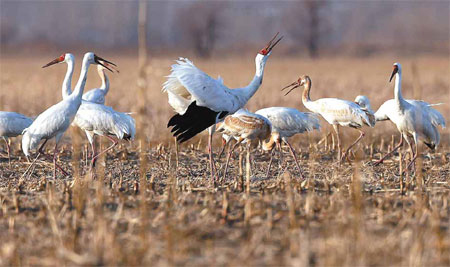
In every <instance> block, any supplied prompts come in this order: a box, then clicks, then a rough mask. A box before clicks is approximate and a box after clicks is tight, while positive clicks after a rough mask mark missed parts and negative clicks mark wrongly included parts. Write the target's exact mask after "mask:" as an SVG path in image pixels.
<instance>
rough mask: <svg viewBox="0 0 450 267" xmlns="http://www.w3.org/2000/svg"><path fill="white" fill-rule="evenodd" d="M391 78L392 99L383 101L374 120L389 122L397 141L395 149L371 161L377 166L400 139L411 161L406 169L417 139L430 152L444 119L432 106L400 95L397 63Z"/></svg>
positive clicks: (416, 145) (438, 139) (399, 75)
mask: <svg viewBox="0 0 450 267" xmlns="http://www.w3.org/2000/svg"><path fill="white" fill-rule="evenodd" d="M394 76H395V87H394V99H390V100H388V101H386V102H384V103H383V104H382V105H381V106H380V108H379V109H378V110H377V112H376V113H375V119H376V120H377V121H382V120H390V121H392V122H393V123H394V124H395V125H396V126H397V129H398V131H399V132H400V134H401V136H400V142H399V144H397V146H396V147H395V148H394V149H393V150H392V151H391V152H389V153H388V154H387V155H385V156H384V157H383V158H381V159H380V160H378V161H377V162H375V164H379V163H381V162H383V160H384V159H386V157H388V156H389V155H391V154H392V153H393V152H394V151H396V150H397V149H398V148H400V147H401V146H402V145H403V139H406V142H407V143H408V145H409V146H410V148H411V153H412V159H411V162H410V163H409V164H408V167H407V168H406V170H408V169H409V167H410V166H411V164H413V163H414V161H415V160H416V158H417V156H418V153H417V152H418V151H417V148H418V141H419V139H421V140H422V141H423V142H424V143H425V144H426V145H427V146H428V147H429V148H431V149H434V148H435V147H436V146H437V145H438V144H439V142H440V135H439V131H438V129H437V127H438V126H441V127H442V128H445V119H444V117H443V116H442V114H441V113H439V111H437V110H435V109H433V108H432V106H434V105H432V104H428V103H427V102H425V101H421V100H406V99H404V98H403V96H402V90H401V83H402V67H401V65H400V63H394V65H393V71H392V74H391V78H390V79H389V81H392V78H393V77H394ZM410 136H412V137H413V139H414V144H415V152H414V149H413V147H412V144H411V142H410V140H409V137H410Z"/></svg>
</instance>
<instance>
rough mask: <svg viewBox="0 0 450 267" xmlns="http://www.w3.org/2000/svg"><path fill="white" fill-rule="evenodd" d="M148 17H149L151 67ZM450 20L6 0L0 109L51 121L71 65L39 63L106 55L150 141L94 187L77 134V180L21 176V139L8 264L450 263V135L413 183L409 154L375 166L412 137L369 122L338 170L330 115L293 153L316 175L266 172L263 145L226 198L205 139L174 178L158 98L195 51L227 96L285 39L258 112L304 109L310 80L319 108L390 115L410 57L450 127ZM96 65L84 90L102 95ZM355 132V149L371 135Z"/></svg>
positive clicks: (6, 169)
mask: <svg viewBox="0 0 450 267" xmlns="http://www.w3.org/2000/svg"><path fill="white" fill-rule="evenodd" d="M139 10H141V12H142V11H143V10H145V11H146V12H147V14H146V15H147V16H146V18H147V19H146V20H144V21H143V22H144V23H143V24H142V25H143V26H144V27H143V28H144V31H145V33H146V34H147V35H146V38H145V40H146V45H145V47H146V50H147V55H146V56H145V55H144V56H141V58H140V59H139V57H138V18H139V17H140V15H139ZM449 14H450V3H449V2H446V1H431V2H430V1H424V2H409V1H395V2H394V1H371V2H368V1H148V2H143V1H140V2H139V1H9V0H2V1H0V110H7V111H16V112H21V113H23V114H25V115H28V116H36V115H38V114H39V113H40V112H42V111H44V110H45V109H46V108H47V107H49V106H51V105H53V104H55V103H57V102H58V101H60V100H61V98H62V96H61V85H62V81H63V78H64V74H65V71H66V68H67V67H66V65H65V64H64V65H63V64H61V65H55V66H52V67H49V68H46V69H42V68H41V67H42V66H43V65H44V64H46V63H47V62H49V61H51V60H53V59H54V58H56V57H57V56H59V55H61V54H62V53H66V52H71V53H73V54H74V55H75V57H76V67H75V73H74V78H73V84H75V82H76V79H77V78H78V75H79V69H80V65H81V64H80V63H81V58H82V56H83V54H84V53H85V52H87V51H93V52H95V53H96V54H98V55H99V56H101V57H104V58H106V59H108V60H111V61H112V62H114V63H116V64H117V65H118V68H119V69H120V73H118V74H108V77H109V78H110V82H111V89H110V92H109V93H108V96H107V98H106V104H107V105H109V106H112V107H113V108H114V109H116V110H118V111H122V112H133V116H134V117H135V118H136V120H137V123H138V125H137V131H138V133H139V135H140V136H139V138H138V140H135V141H134V142H132V143H127V142H122V143H121V145H119V146H118V147H117V148H116V149H115V150H114V151H112V152H111V153H108V155H107V156H106V158H102V159H100V160H99V164H98V167H97V178H96V179H91V178H90V177H89V175H85V174H86V171H87V168H88V166H87V162H86V161H85V160H84V159H85V157H86V154H85V149H86V148H87V141H86V139H85V137H84V135H82V133H81V132H80V131H78V130H76V129H75V128H74V127H71V129H70V130H69V131H68V132H67V133H66V134H65V136H64V140H63V145H62V146H61V151H60V156H59V160H60V162H61V163H62V164H63V165H64V167H66V168H67V169H69V170H70V172H71V176H69V177H65V178H58V179H53V178H51V177H52V169H51V167H50V164H49V163H46V162H45V161H39V162H38V165H37V167H36V169H35V170H34V171H33V174H32V175H30V176H29V177H26V179H24V178H23V177H21V176H22V174H23V173H24V171H25V169H26V168H27V167H28V166H29V165H28V163H27V162H26V161H25V159H24V158H23V155H22V152H21V151H20V144H19V143H20V142H19V141H20V138H14V139H13V159H12V162H11V163H12V164H11V166H10V165H9V164H8V161H7V160H6V159H5V158H4V157H3V156H2V160H1V161H0V240H2V242H1V243H0V265H153V266H154V265H158V266H168V265H221V266H224V265H232V266H233V265H235V266H237V265H261V266H264V265H295V266H315V265H318V266H324V265H327V266H336V265H347V266H355V265H359V266H362V265H383V266H385V265H401V266H405V265H408V266H431V265H440V266H448V265H450V256H449V255H450V234H449V232H450V224H449V222H450V206H449V205H448V203H449V200H450V187H449V184H448V177H449V175H450V173H449V168H450V166H449V162H450V149H449V143H450V142H449V141H450V132H449V128H450V127H447V129H443V130H442V129H439V131H440V133H441V145H440V146H439V147H438V148H437V149H436V151H434V152H429V150H425V148H422V149H423V150H422V151H423V152H424V153H423V155H422V157H420V158H419V161H418V167H417V170H416V173H415V174H414V175H410V174H407V175H399V172H401V171H400V168H404V166H402V167H401V166H399V164H398V161H399V160H400V159H402V158H403V159H404V160H406V159H408V156H407V155H406V153H403V154H401V155H402V156H400V155H396V156H394V157H393V158H392V159H391V160H387V161H386V163H385V164H383V165H381V166H377V167H373V166H371V165H370V164H369V162H370V161H371V157H372V156H373V157H374V158H376V159H378V158H379V157H380V155H381V154H383V153H386V152H387V151H388V150H390V149H391V148H392V147H393V145H394V141H395V142H397V141H398V133H397V130H396V129H395V127H394V126H393V125H392V123H390V122H381V123H379V124H378V125H376V127H375V128H373V129H369V128H368V127H365V128H364V129H365V132H366V137H365V138H364V139H363V140H362V145H361V146H359V147H358V149H355V151H356V153H355V154H356V158H355V161H354V162H352V163H350V164H343V165H342V166H341V165H339V164H338V163H337V162H336V161H335V160H334V158H335V154H334V152H333V143H332V142H331V138H330V139H329V141H328V142H324V141H323V140H324V139H323V138H324V137H325V136H326V135H327V133H328V132H330V131H331V130H332V128H331V127H330V126H329V125H328V124H327V123H326V122H325V121H323V120H322V126H323V129H322V131H320V132H317V131H316V132H313V133H308V134H302V135H298V136H296V137H295V138H293V142H291V143H292V144H293V145H294V147H295V149H296V151H297V152H298V153H299V158H300V165H301V167H302V168H303V169H304V171H305V173H306V176H307V179H306V180H301V179H300V178H299V176H298V173H297V171H296V169H295V168H294V166H295V165H294V163H293V161H292V160H291V159H290V158H289V155H288V152H287V151H284V159H285V160H284V161H283V162H281V161H279V159H278V158H276V159H275V163H274V167H273V170H272V172H271V175H270V176H269V177H267V178H266V177H265V170H266V169H265V168H266V167H267V162H268V160H269V157H268V154H267V153H262V152H260V151H258V150H254V151H253V154H252V157H253V160H254V162H253V164H252V166H251V177H250V175H249V183H248V187H246V185H245V184H246V183H244V180H243V179H244V178H245V177H244V176H245V175H246V174H245V171H244V172H243V171H242V168H244V169H245V164H244V166H242V164H240V157H241V158H242V157H244V158H245V154H243V153H242V151H240V152H237V153H236V155H235V156H234V159H232V161H231V166H230V175H229V180H227V181H226V182H225V184H223V185H222V186H221V187H220V188H218V189H216V190H213V189H211V188H210V184H211V181H210V180H209V170H208V168H207V167H206V166H207V154H206V152H205V146H206V144H207V139H206V133H203V134H200V135H199V136H198V137H195V138H193V139H192V141H189V142H188V144H187V145H183V146H181V148H180V149H181V151H180V162H179V166H178V167H175V155H174V154H175V153H174V151H173V138H172V136H171V135H170V131H169V130H168V129H167V128H166V124H167V121H168V120H169V118H170V117H171V116H172V115H173V111H172V109H171V107H170V106H169V105H168V103H167V96H166V95H165V94H163V93H162V92H161V87H162V84H163V83H164V81H165V76H166V75H168V74H169V72H170V65H171V64H173V63H174V60H176V59H177V58H178V57H180V56H182V57H187V58H189V59H190V60H192V61H193V62H194V64H195V65H196V66H197V67H198V68H200V69H202V70H203V71H205V72H206V73H208V74H209V75H211V76H212V77H214V78H216V77H217V76H219V75H220V76H221V77H222V78H223V79H224V82H225V85H227V86H228V87H231V88H234V87H241V86H245V85H246V84H248V83H249V82H250V80H251V79H252V77H253V74H254V70H255V66H254V57H255V55H256V53H257V52H258V51H259V50H260V49H261V48H263V47H264V45H265V43H266V42H267V41H268V40H269V38H271V37H272V36H273V35H274V33H276V32H278V31H279V32H280V34H281V35H284V39H283V40H282V41H281V43H280V44H279V45H277V47H275V49H274V50H273V53H272V55H271V56H270V58H269V60H268V62H267V66H266V70H265V76H264V80H263V84H262V86H261V88H260V89H259V90H258V92H257V93H256V94H255V96H254V97H253V98H252V99H251V100H250V101H249V103H248V105H247V108H248V109H249V110H250V111H255V110H257V109H260V108H264V107H269V106H286V107H294V108H297V109H299V110H301V111H306V109H305V108H304V107H303V105H302V103H301V94H300V90H297V91H294V92H293V93H291V94H290V95H289V96H287V97H285V96H284V93H283V92H280V89H281V88H282V87H284V86H285V85H287V84H290V83H292V82H293V81H295V80H296V79H298V77H299V76H300V75H304V74H307V75H309V76H310V77H311V79H312V90H311V98H312V99H317V98H321V97H338V98H343V99H347V100H353V99H354V98H355V97H356V96H357V95H366V96H368V97H369V99H370V101H371V104H372V108H373V109H374V110H376V109H377V108H378V107H379V106H380V105H381V104H382V103H383V102H384V101H386V100H387V99H391V98H393V95H394V92H393V87H394V84H393V82H392V83H389V82H388V79H389V77H390V74H391V71H392V64H393V63H394V62H400V63H401V64H402V66H403V84H402V90H403V96H404V97H405V98H414V99H423V100H425V101H427V102H429V103H443V105H439V106H436V107H435V108H436V109H437V110H439V111H440V112H441V113H442V114H443V115H444V117H446V118H447V124H448V118H449V117H450V104H449V103H450V75H449V73H450V33H449V32H450V23H449V22H450V15H449ZM141 15H142V13H141ZM141 55H142V54H141ZM142 58H145V59H146V62H144V63H145V64H143V65H142V74H143V75H142V78H140V79H139V65H140V64H142V62H143V61H142ZM96 71H97V70H96V68H95V67H91V69H90V71H89V75H88V81H87V85H86V89H85V91H86V90H88V89H90V88H95V87H98V86H99V85H100V79H99V78H98V76H97V73H96ZM140 86H141V87H142V86H143V90H142V89H140ZM341 134H342V135H343V137H344V141H345V142H346V144H348V142H349V141H350V139H353V138H356V131H354V130H352V129H343V130H342V131H341ZM393 137H395V140H394V139H393ZM319 140H321V142H319ZM146 141H147V142H148V143H149V144H148V145H145V143H146ZM215 141H216V145H219V138H218V137H217V136H216V139H215ZM143 144H144V145H143ZM1 145H2V148H1V149H0V151H2V152H3V151H4V150H3V144H1ZM103 145H105V141H103ZM215 149H216V151H217V150H218V146H216V147H215ZM51 150H52V149H49V151H51ZM223 163H224V160H223V159H222V160H220V161H218V164H217V165H218V168H219V170H220V168H221V166H222V165H223ZM240 165H241V167H239V166H240ZM250 178H251V179H250ZM247 188H248V191H245V190H247ZM244 189H245V190H244Z"/></svg>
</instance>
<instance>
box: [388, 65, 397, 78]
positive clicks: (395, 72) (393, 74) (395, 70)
mask: <svg viewBox="0 0 450 267" xmlns="http://www.w3.org/2000/svg"><path fill="white" fill-rule="evenodd" d="M397 72H398V67H397V66H395V67H394V70H393V71H392V74H391V78H390V79H389V82H391V81H392V78H394V76H395V74H397Z"/></svg>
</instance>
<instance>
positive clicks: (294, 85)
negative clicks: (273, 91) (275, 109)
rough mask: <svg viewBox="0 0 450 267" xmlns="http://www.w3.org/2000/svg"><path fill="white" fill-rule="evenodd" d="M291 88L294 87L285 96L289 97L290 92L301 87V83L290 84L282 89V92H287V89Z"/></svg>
mask: <svg viewBox="0 0 450 267" xmlns="http://www.w3.org/2000/svg"><path fill="white" fill-rule="evenodd" d="M291 86H293V87H292V88H291V89H289V91H287V93H286V94H284V96H287V95H288V94H289V93H290V92H292V91H293V90H294V89H295V88H297V87H299V86H300V83H299V82H293V83H291V84H289V85H288V86H285V87H283V89H281V91H283V90H285V89H287V88H289V87H291Z"/></svg>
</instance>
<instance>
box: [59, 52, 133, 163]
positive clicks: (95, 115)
mask: <svg viewBox="0 0 450 267" xmlns="http://www.w3.org/2000/svg"><path fill="white" fill-rule="evenodd" d="M66 58H71V59H70V60H67V61H66V63H67V65H68V67H67V72H66V77H65V79H64V82H63V86H62V95H63V99H66V98H68V97H69V96H70V95H71V94H72V91H71V82H70V81H71V79H72V74H73V67H74V64H75V60H74V59H73V56H72V54H66ZM100 62H101V63H102V64H103V65H104V66H106V68H105V67H103V65H98V68H97V69H98V73H99V76H100V78H101V79H102V83H103V84H105V78H106V79H107V76H106V74H105V73H104V71H105V69H108V70H111V69H114V70H115V71H117V72H119V71H118V70H117V69H116V68H115V64H113V63H110V64H108V63H107V62H104V61H101V60H100ZM110 68H111V69H110ZM102 87H103V86H102ZM107 88H108V89H109V82H107ZM96 90H98V89H92V90H90V91H96ZM90 91H89V92H90ZM95 96H97V97H95ZM104 96H105V95H103V94H102V93H101V92H100V93H99V94H96V95H94V97H93V98H91V99H92V100H94V102H90V101H85V100H82V101H81V105H80V108H79V109H78V112H77V114H76V116H75V119H74V121H73V124H74V125H76V126H78V127H79V128H80V129H81V130H83V131H85V133H86V136H87V138H88V141H89V143H90V144H91V149H92V158H91V167H92V166H94V164H95V160H96V159H97V158H98V157H99V156H100V155H101V154H103V153H106V152H107V151H109V150H110V149H113V148H114V147H115V146H116V145H117V144H118V143H119V142H118V140H122V139H124V140H131V139H134V136H135V134H136V123H135V121H134V119H133V118H132V117H131V116H130V115H128V114H126V113H122V112H118V111H115V110H114V109H112V108H111V107H108V106H105V105H103V104H99V103H98V102H101V101H103V102H104V101H105V99H104ZM95 100H96V102H95ZM95 134H97V135H100V136H105V137H106V138H108V139H109V140H110V141H111V142H112V143H113V144H112V145H111V146H110V147H108V148H106V149H105V150H103V151H101V152H100V153H98V154H96V153H95V145H94V144H95V142H94V135H95ZM114 136H116V138H117V139H116V138H114Z"/></svg>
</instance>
